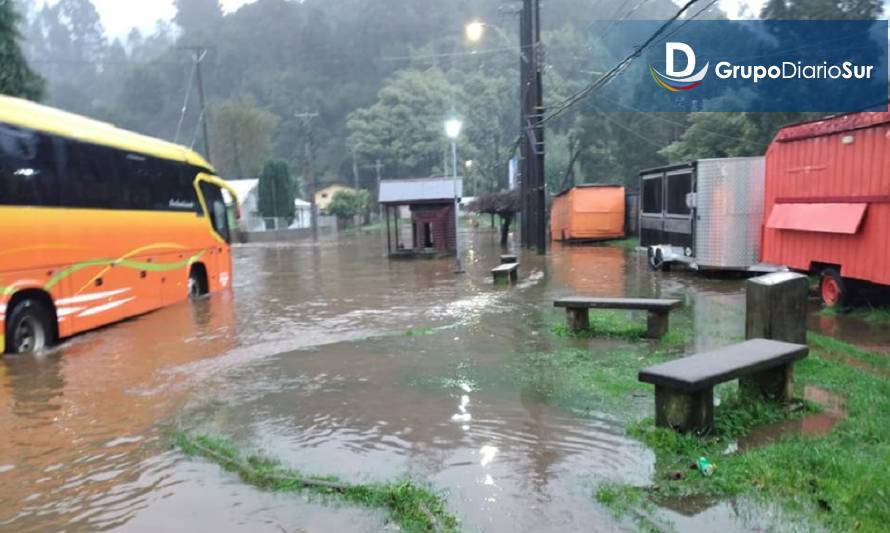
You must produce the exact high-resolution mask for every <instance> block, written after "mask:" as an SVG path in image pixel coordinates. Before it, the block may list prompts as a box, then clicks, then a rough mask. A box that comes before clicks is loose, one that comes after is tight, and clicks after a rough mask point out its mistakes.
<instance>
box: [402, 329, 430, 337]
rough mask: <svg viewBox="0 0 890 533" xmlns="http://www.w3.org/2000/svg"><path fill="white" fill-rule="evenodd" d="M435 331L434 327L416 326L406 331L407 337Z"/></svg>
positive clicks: (420, 335)
mask: <svg viewBox="0 0 890 533" xmlns="http://www.w3.org/2000/svg"><path fill="white" fill-rule="evenodd" d="M432 332H433V328H414V329H409V330H406V331H405V336H406V337H422V336H424V335H430V334H431V333H432Z"/></svg>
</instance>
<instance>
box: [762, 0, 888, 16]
mask: <svg viewBox="0 0 890 533" xmlns="http://www.w3.org/2000/svg"><path fill="white" fill-rule="evenodd" d="M883 10H884V4H883V2H882V1H881V0H769V2H767V3H766V5H764V6H763V10H762V11H761V12H760V16H761V17H762V18H765V19H800V20H806V19H813V20H845V19H846V20H868V19H876V18H877V17H878V16H880V14H881V13H882V12H883Z"/></svg>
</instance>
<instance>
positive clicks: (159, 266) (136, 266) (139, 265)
mask: <svg viewBox="0 0 890 533" xmlns="http://www.w3.org/2000/svg"><path fill="white" fill-rule="evenodd" d="M203 255H204V252H201V253H199V254H196V255H193V256H192V257H189V258H188V259H186V260H185V261H179V262H178V263H143V262H141V261H131V260H129V259H96V260H93V261H84V262H83V263H77V264H75V265H72V266H70V267H68V268H66V269H65V270H63V271H61V272H59V273H58V274H56V275H55V276H54V277H53V278H52V279H51V280H49V282H47V284H46V285H45V286H44V289H46V290H50V289H52V288H53V287H54V286H56V284H58V283H59V282H60V281H62V280H63V279H65V278H67V277H68V276H70V275H71V274H74V273H75V272H77V271H79V270H83V269H85V268H90V267H94V266H108V267H116V266H122V267H125V268H132V269H133V270H145V271H147V272H170V271H171V270H176V269H179V268H184V267H187V266H189V265H191V264H192V263H194V262H195V261H197V260H198V259H200V258H201V256H203ZM7 290H12V288H11V287H10V288H9V289H7Z"/></svg>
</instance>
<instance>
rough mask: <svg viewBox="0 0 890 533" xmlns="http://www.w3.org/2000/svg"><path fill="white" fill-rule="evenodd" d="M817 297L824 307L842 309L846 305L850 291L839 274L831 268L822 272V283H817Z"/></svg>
mask: <svg viewBox="0 0 890 533" xmlns="http://www.w3.org/2000/svg"><path fill="white" fill-rule="evenodd" d="M819 295H820V296H821V297H822V303H823V304H824V305H825V306H826V307H843V306H844V305H846V304H847V300H848V299H849V297H850V291H849V289H847V284H846V283H845V282H844V278H842V277H841V274H840V272H838V271H837V270H835V269H833V268H826V269H825V270H823V271H822V281H821V282H820V283H819Z"/></svg>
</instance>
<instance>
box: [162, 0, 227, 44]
mask: <svg viewBox="0 0 890 533" xmlns="http://www.w3.org/2000/svg"><path fill="white" fill-rule="evenodd" d="M173 4H174V5H175V6H176V15H175V16H174V17H173V22H175V23H176V25H177V26H179V27H180V28H182V31H183V32H185V34H186V35H189V34H192V33H195V32H204V31H206V30H208V29H210V28H213V27H215V26H217V25H218V24H219V23H220V22H221V21H222V18H223V9H222V4H220V3H219V0H175V1H174V2H173Z"/></svg>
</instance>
